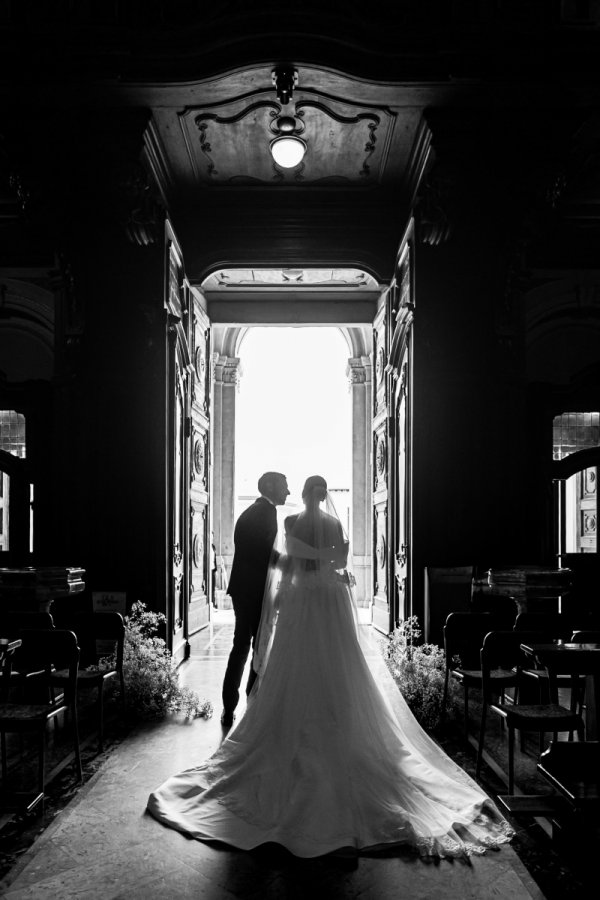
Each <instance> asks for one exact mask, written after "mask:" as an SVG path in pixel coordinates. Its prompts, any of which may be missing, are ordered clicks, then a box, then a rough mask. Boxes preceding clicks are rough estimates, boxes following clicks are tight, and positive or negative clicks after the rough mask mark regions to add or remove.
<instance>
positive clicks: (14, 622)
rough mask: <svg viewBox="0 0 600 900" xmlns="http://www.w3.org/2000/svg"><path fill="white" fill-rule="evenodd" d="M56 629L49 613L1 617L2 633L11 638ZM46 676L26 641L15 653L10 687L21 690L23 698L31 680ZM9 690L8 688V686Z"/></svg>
mask: <svg viewBox="0 0 600 900" xmlns="http://www.w3.org/2000/svg"><path fill="white" fill-rule="evenodd" d="M52 628H54V620H53V618H52V616H51V614H50V613H49V612H35V611H33V610H32V611H24V612H5V613H2V615H1V616H0V631H1V632H2V634H5V635H10V636H11V637H21V632H23V631H31V630H32V629H34V630H38V631H41V630H44V631H47V630H49V629H52ZM43 675H44V667H43V665H42V666H40V660H39V658H38V657H37V655H36V653H35V650H34V651H31V650H30V648H29V644H28V642H27V641H25V643H24V644H22V645H21V647H20V648H19V649H18V650H17V651H15V654H14V658H13V661H12V671H11V674H10V682H11V683H10V687H18V688H20V689H21V691H22V694H23V696H24V695H25V691H26V690H27V684H28V682H29V681H30V680H31V679H39V678H41V677H43ZM7 689H8V686H7Z"/></svg>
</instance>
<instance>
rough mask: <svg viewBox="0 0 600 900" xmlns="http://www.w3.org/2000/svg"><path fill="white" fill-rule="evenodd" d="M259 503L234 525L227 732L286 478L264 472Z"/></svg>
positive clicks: (258, 609)
mask: <svg viewBox="0 0 600 900" xmlns="http://www.w3.org/2000/svg"><path fill="white" fill-rule="evenodd" d="M258 490H259V493H260V497H259V498H258V499H257V500H255V502H254V503H253V504H252V506H249V507H248V509H246V510H244V512H243V513H242V514H241V516H240V517H239V519H238V520H237V522H236V524H235V531H234V534H233V542H234V545H235V551H234V555H233V564H232V567H231V576H230V578H229V587H228V589H227V593H228V594H229V595H230V596H231V599H232V600H233V611H234V613H235V630H234V633H233V647H232V648H231V653H230V654H229V662H228V663H227V669H226V671H225V678H224V680H223V714H222V716H221V724H222V725H224V726H225V727H226V728H228V727H229V726H230V725H232V724H233V720H234V719H235V712H234V711H235V708H236V706H237V704H238V700H239V687H240V682H241V680H242V675H243V673H244V666H245V665H246V660H247V659H248V653H249V652H250V645H252V647H253V648H254V642H255V640H256V634H257V632H258V626H259V624H260V614H261V610H262V601H263V594H264V590H265V582H266V580H267V570H268V568H269V561H270V559H271V551H272V549H273V543H274V541H275V537H276V535H277V513H276V511H275V507H276V506H282V505H283V504H284V503H285V501H286V498H287V497H288V495H289V493H290V492H289V490H288V483H287V478H286V477H285V475H282V474H281V473H280V472H265V474H264V475H261V476H260V478H259V479H258ZM255 678H256V673H255V671H254V669H252V668H251V669H250V677H249V678H248V684H247V685H246V694H249V693H250V690H251V688H252V685H253V684H254V679H255Z"/></svg>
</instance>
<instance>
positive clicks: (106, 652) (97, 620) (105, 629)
mask: <svg viewBox="0 0 600 900" xmlns="http://www.w3.org/2000/svg"><path fill="white" fill-rule="evenodd" d="M63 624H68V625H69V627H70V628H71V629H72V630H73V631H74V632H75V634H76V635H77V639H78V641H79V646H80V647H81V663H80V667H79V677H78V679H77V689H78V691H79V690H94V689H95V690H97V691H98V698H97V704H96V706H97V710H98V748H99V750H102V749H103V743H104V686H105V684H106V683H107V682H108V681H110V679H112V678H115V677H116V676H118V677H119V682H120V688H121V700H122V702H123V704H124V703H125V679H124V676H123V648H124V643H125V623H124V622H123V616H122V615H121V614H120V613H118V612H102V613H84V614H77V615H74V616H72V617H70V618H69V619H65V620H63ZM107 656H112V657H113V658H114V665H111V667H110V668H108V669H103V670H100V669H98V662H99V660H100V659H101V658H102V657H107ZM68 677H69V674H68V672H67V671H66V670H60V671H56V672H53V673H52V678H51V682H52V685H53V686H55V687H63V686H64V685H65V683H66V681H67V680H68Z"/></svg>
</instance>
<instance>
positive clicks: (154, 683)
mask: <svg viewBox="0 0 600 900" xmlns="http://www.w3.org/2000/svg"><path fill="white" fill-rule="evenodd" d="M165 621H166V619H165V616H164V615H163V614H162V613H155V612H150V611H149V610H147V609H146V605H145V604H144V603H142V602H141V601H138V602H137V603H134V604H133V606H132V608H131V614H130V615H129V616H125V646H124V651H123V674H124V677H125V703H126V706H127V709H128V711H129V712H130V713H131V714H132V715H134V716H136V717H138V718H142V719H151V718H157V717H159V716H164V715H166V714H167V713H168V712H182V713H184V715H185V717H186V718H197V717H200V716H203V717H204V718H207V719H208V718H210V716H212V713H213V706H212V703H211V702H210V700H202V699H200V697H199V696H198V694H196V692H195V691H193V690H191V688H189V687H182V686H181V685H180V684H179V673H178V671H177V668H176V667H175V666H174V664H173V660H172V657H171V651H170V650H169V649H168V647H167V645H166V643H165V641H164V640H163V639H162V638H161V637H158V632H159V629H160V627H161V625H162V624H163V623H164V622H165ZM108 665H112V662H111V661H110V660H105V661H103V664H102V667H106V666H108Z"/></svg>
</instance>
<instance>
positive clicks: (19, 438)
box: [0, 409, 25, 459]
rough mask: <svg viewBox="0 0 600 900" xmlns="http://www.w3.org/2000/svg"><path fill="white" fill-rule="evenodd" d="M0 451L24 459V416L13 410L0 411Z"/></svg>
mask: <svg viewBox="0 0 600 900" xmlns="http://www.w3.org/2000/svg"><path fill="white" fill-rule="evenodd" d="M0 449H2V450H5V451H6V452H7V453H12V455H13V456H18V457H19V458H20V459H25V416H23V415H21V413H18V412H15V410H14V409H3V410H0Z"/></svg>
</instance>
